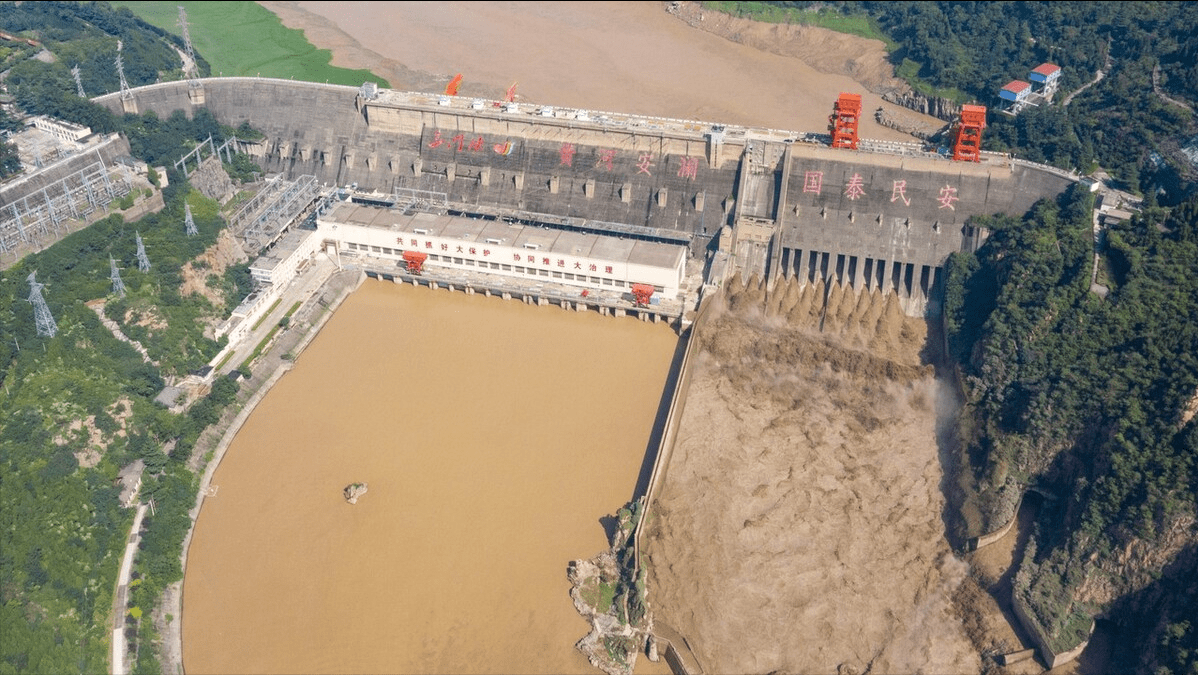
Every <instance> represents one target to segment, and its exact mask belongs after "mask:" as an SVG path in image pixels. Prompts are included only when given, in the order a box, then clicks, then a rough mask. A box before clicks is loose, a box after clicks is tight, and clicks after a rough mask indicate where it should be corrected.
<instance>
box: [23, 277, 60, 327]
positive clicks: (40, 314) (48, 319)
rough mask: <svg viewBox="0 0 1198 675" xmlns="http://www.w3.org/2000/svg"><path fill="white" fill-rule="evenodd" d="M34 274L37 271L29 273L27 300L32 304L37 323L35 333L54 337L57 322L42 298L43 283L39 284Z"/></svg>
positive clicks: (34, 318)
mask: <svg viewBox="0 0 1198 675" xmlns="http://www.w3.org/2000/svg"><path fill="white" fill-rule="evenodd" d="M35 276H37V272H30V273H29V302H30V303H32V304H33V320H34V322H35V323H36V324H37V334H38V335H40V336H41V337H54V336H55V335H56V334H58V324H56V323H54V316H53V315H52V314H50V308H49V307H47V306H46V300H45V299H44V298H42V289H43V288H45V284H39V283H38V282H37V280H36V279H35V278H34V277H35Z"/></svg>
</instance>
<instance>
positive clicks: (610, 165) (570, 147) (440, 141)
mask: <svg viewBox="0 0 1198 675" xmlns="http://www.w3.org/2000/svg"><path fill="white" fill-rule="evenodd" d="M487 146H488V143H487V140H486V138H484V137H483V136H476V137H474V138H472V139H471V138H467V137H466V135H465V134H455V135H453V136H452V137H449V138H446V135H445V134H442V133H441V130H440V129H435V130H433V139H432V140H431V141H429V143H428V147H430V148H446V149H449V150H453V151H455V152H484V151H485V149H486V148H487ZM490 147H491V150H492V151H493V152H495V154H497V155H503V156H505V157H506V156H509V155H511V154H512V152H513V151H514V150H515V148H516V144H515V143H513V142H512V141H503V142H501V143H495V144H493V145H491V146H490ZM557 152H558V165H559V166H566V167H571V168H573V166H574V158H575V157H576V156H577V155H578V147H577V146H575V145H574V144H573V143H562V144H561V147H559V148H558V151H557ZM619 154H620V153H619V151H618V150H615V149H612V148H600V149H599V150H598V151H597V152H596V154H595V168H597V169H602V170H604V171H615V169H616V161H617V159H618V157H619ZM667 159H669V158H668V157H667ZM677 160H678V171H677V172H676V174H675V175H676V176H677V177H678V178H683V179H686V180H689V181H694V180H697V179H698V177H699V158H698V157H678V158H677ZM657 165H658V162H657V161H655V158H654V156H653V153H651V152H640V153H637V155H636V173H637V175H640V174H644V175H646V176H652V175H653V171H654V169H655V168H656V167H657ZM805 192H806V190H805Z"/></svg>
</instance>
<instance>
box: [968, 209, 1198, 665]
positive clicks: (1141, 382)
mask: <svg viewBox="0 0 1198 675" xmlns="http://www.w3.org/2000/svg"><path fill="white" fill-rule="evenodd" d="M1092 199H1093V198H1092V196H1091V195H1090V194H1089V193H1088V192H1086V191H1084V190H1082V189H1080V188H1075V189H1074V190H1073V191H1072V192H1071V193H1070V194H1068V195H1066V196H1064V197H1063V198H1062V200H1061V203H1060V204H1049V203H1041V204H1040V205H1038V206H1037V208H1036V209H1034V210H1033V212H1032V213H1030V214H1028V215H1027V216H1026V217H1025V218H1012V217H995V218H991V219H986V220H983V221H982V222H980V223H979V224H982V225H984V226H987V227H989V228H990V230H991V231H992V234H991V236H990V237H989V239H988V240H987V241H986V243H985V245H983V246H982V248H981V249H980V250H979V251H978V252H977V253H976V254H966V253H959V254H955V255H954V256H953V258H952V259H951V260H950V264H949V274H948V283H947V291H946V298H945V324H946V328H947V332H948V339H949V345H950V350H951V352H952V354H953V356H955V357H956V359H957V361H958V362H959V363H960V365H961V370H962V373H963V376H964V378H963V379H964V382H965V389H966V392H967V396H968V409H967V414H966V417H965V430H966V431H965V439H964V440H965V442H966V449H967V453H966V456H965V459H964V464H965V467H964V469H963V472H964V475H963V477H962V478H963V480H962V481H961V486H962V493H961V494H960V495H958V498H959V500H960V503H961V512H962V519H961V523H960V527H961V528H962V532H961V533H959V534H965V533H968V534H970V535H977V534H980V533H983V532H989V531H993V530H995V529H997V528H998V527H999V526H1001V525H1002V524H1004V523H1006V522H1008V521H1009V520H1010V519H1011V518H1013V517H1014V514H1015V509H1016V508H1017V506H1018V503H1019V500H1020V497H1021V496H1022V495H1023V494H1024V493H1025V492H1026V491H1027V489H1028V488H1029V487H1034V488H1036V489H1038V490H1040V491H1042V492H1043V493H1045V494H1048V495H1050V496H1051V497H1052V499H1050V500H1046V501H1045V502H1044V506H1042V507H1041V514H1040V519H1039V523H1038V526H1037V528H1036V531H1035V534H1034V536H1033V539H1032V542H1031V544H1029V547H1028V551H1027V555H1026V556H1025V558H1024V560H1023V562H1022V565H1021V567H1020V571H1019V575H1018V576H1017V577H1016V593H1017V594H1019V595H1020V596H1021V597H1022V599H1023V600H1024V601H1025V602H1026V603H1027V604H1028V605H1029V606H1030V607H1031V609H1032V610H1033V612H1034V614H1035V616H1036V618H1037V620H1039V621H1040V623H1041V624H1042V626H1044V628H1045V629H1046V630H1047V632H1048V633H1050V634H1051V635H1053V636H1054V638H1055V639H1056V640H1057V645H1058V646H1059V647H1061V650H1062V651H1063V650H1064V649H1067V648H1068V647H1070V646H1072V645H1074V644H1077V643H1078V642H1080V641H1082V640H1084V638H1085V636H1086V633H1087V631H1088V630H1089V628H1090V619H1091V617H1092V616H1094V615H1103V616H1112V617H1114V618H1115V619H1116V620H1120V621H1122V622H1123V628H1124V629H1126V630H1128V631H1129V632H1131V633H1137V631H1141V632H1143V635H1139V639H1143V640H1147V642H1148V643H1147V644H1138V645H1137V647H1138V649H1139V651H1136V650H1131V649H1128V650H1124V651H1121V654H1122V658H1123V659H1124V660H1125V661H1128V662H1124V663H1122V664H1121V665H1122V666H1123V667H1124V668H1128V669H1131V668H1137V667H1147V666H1148V665H1153V666H1154V667H1155V666H1169V667H1170V668H1173V670H1171V671H1168V672H1175V673H1181V672H1192V671H1190V670H1188V669H1187V668H1190V667H1192V666H1193V664H1194V662H1195V661H1194V658H1195V653H1194V652H1192V651H1189V652H1187V651H1186V650H1185V649H1180V651H1178V650H1173V651H1169V649H1167V650H1166V651H1164V652H1162V653H1160V654H1157V653H1156V647H1159V646H1161V645H1159V644H1156V643H1159V642H1160V641H1161V640H1162V639H1165V638H1166V637H1169V636H1172V638H1171V639H1172V642H1170V645H1175V646H1176V645H1182V644H1183V643H1184V644H1189V645H1191V646H1192V645H1194V644H1195V638H1196V635H1195V632H1194V627H1196V626H1198V612H1195V610H1194V607H1195V606H1194V605H1193V604H1190V605H1188V606H1186V605H1181V604H1175V605H1174V606H1169V607H1166V606H1163V605H1161V604H1159V603H1160V602H1162V601H1168V600H1170V599H1176V596H1169V595H1163V596H1159V597H1157V596H1152V591H1151V590H1150V589H1151V588H1152V587H1154V585H1155V586H1156V587H1160V586H1162V585H1165V586H1168V585H1173V586H1177V587H1185V586H1186V583H1189V584H1190V585H1191V586H1192V584H1193V582H1194V581H1195V580H1196V579H1195V572H1196V569H1198V567H1196V566H1198V559H1196V558H1195V545H1196V544H1198V532H1196V531H1195V527H1194V524H1195V513H1196V512H1198V505H1196V503H1195V500H1196V487H1198V419H1195V412H1196V411H1198V197H1196V198H1191V199H1190V200H1189V201H1187V202H1185V203H1184V204H1182V205H1180V206H1178V207H1176V208H1174V209H1172V210H1165V209H1162V208H1150V209H1147V210H1146V211H1145V212H1144V213H1142V214H1139V215H1137V216H1136V217H1135V218H1133V219H1131V220H1130V221H1128V222H1126V223H1123V224H1120V225H1117V226H1115V227H1113V228H1111V229H1110V230H1109V231H1108V233H1107V237H1108V254H1107V255H1106V256H1105V258H1104V259H1102V260H1101V261H1100V263H1101V264H1103V265H1106V266H1109V269H1108V270H1107V272H1108V280H1109V282H1110V283H1111V289H1110V293H1109V295H1107V296H1106V298H1105V299H1104V298H1103V297H1101V296H1100V295H1099V294H1098V293H1096V292H1094V291H1092V290H1091V288H1090V279H1091V266H1092V264H1093V255H1092V253H1091V241H1090V236H1091V226H1090V223H1091V220H1090V208H1091V203H1090V202H1091V201H1092ZM1145 594H1147V595H1145ZM1158 595H1159V594H1158ZM1150 596H1151V599H1148V598H1150ZM1115 608H1122V609H1121V611H1117V612H1115V611H1113V610H1114V609H1115ZM1174 612H1176V613H1177V615H1176V616H1175V615H1174V614H1173V613H1174ZM1158 616H1159V617H1163V618H1164V619H1165V620H1163V621H1162V625H1160V626H1154V625H1153V624H1154V622H1155V619H1154V617H1158ZM1128 646H1129V645H1126V644H1125V645H1124V647H1128ZM1170 649H1172V647H1170ZM1145 650H1146V651H1145ZM1139 657H1143V658H1144V659H1147V660H1149V661H1151V663H1134V662H1132V661H1135V660H1136V659H1137V658H1139ZM1154 659H1155V660H1154ZM1149 671H1150V672H1151V669H1149ZM1160 672H1166V671H1160Z"/></svg>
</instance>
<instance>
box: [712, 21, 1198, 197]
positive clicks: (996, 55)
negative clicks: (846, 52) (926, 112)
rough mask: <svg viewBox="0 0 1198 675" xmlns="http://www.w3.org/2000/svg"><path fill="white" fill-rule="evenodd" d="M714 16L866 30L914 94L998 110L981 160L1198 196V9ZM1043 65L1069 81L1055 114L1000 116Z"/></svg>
mask: <svg viewBox="0 0 1198 675" xmlns="http://www.w3.org/2000/svg"><path fill="white" fill-rule="evenodd" d="M710 4H712V5H713V6H716V7H717V8H724V9H729V10H731V11H736V12H739V13H744V14H751V13H752V12H753V11H754V6H766V5H768V6H770V7H771V8H775V10H776V9H777V8H783V9H791V10H794V11H793V12H792V13H791V14H790V16H789V17H788V18H789V19H790V20H793V21H796V22H816V17H815V15H818V14H824V15H827V14H842V15H847V16H850V17H851V16H858V17H863V18H866V19H868V20H869V21H870V22H872V23H873V24H874V25H875V26H876V27H877V29H878V30H879V31H880V32H881V33H882V34H884V35H885V36H886V37H887V38H888V39H889V40H891V41H892V43H893V44H894V45H896V46H895V48H894V49H893V50H892V52H891V59H892V61H893V62H894V64H895V67H896V69H897V72H898V74H899V75H900V76H902V77H904V78H905V79H907V81H908V82H910V83H911V85H912V86H913V87H914V88H915V90H916V91H919V92H920V93H923V94H926V95H930V96H941V97H946V98H950V99H953V100H955V101H956V102H958V103H968V102H971V101H973V102H977V103H980V104H982V105H985V106H988V107H990V108H991V109H992V112H991V114H990V115H989V127H988V128H987V130H986V131H985V132H984V133H983V142H982V145H983V149H986V150H995V151H999V152H1007V151H1010V152H1013V153H1015V155H1016V156H1018V157H1022V158H1024V159H1029V160H1032V161H1040V162H1046V163H1049V164H1053V165H1056V166H1059V167H1061V168H1064V169H1077V170H1079V171H1080V172H1082V173H1089V172H1090V171H1092V170H1093V169H1095V168H1098V167H1101V168H1102V169H1104V170H1106V171H1107V172H1108V173H1110V174H1111V175H1112V176H1113V177H1114V178H1115V179H1116V180H1117V181H1118V182H1119V184H1120V186H1121V187H1123V188H1125V189H1128V190H1130V191H1132V192H1143V193H1145V194H1153V193H1155V192H1156V191H1157V190H1163V193H1162V194H1161V195H1160V201H1161V203H1165V204H1176V203H1178V202H1180V201H1181V200H1183V199H1184V197H1185V196H1186V195H1188V194H1190V193H1192V192H1193V191H1194V190H1195V189H1196V188H1195V186H1196V185H1198V167H1195V165H1194V162H1193V160H1190V159H1188V158H1186V156H1185V155H1183V154H1182V153H1181V152H1180V149H1181V147H1182V146H1184V145H1185V144H1186V143H1187V142H1189V140H1190V139H1193V138H1195V137H1198V121H1196V119H1195V114H1194V111H1195V110H1196V109H1198V30H1195V29H1194V27H1195V26H1198V3H1194V2H1164V1H1159V2H1053V1H1049V2H1006V1H1003V2H952V1H947V0H942V1H939V2H919V1H910V0H908V1H899V2H874V1H869V0H865V1H854V0H842V1H835V0H834V1H831V2H822V1H821V2H815V1H809V0H800V1H785V0H784V1H779V2H763V3H756V2H747V3H710ZM825 21H826V19H825ZM1044 62H1049V63H1055V64H1057V65H1059V66H1060V67H1061V70H1062V75H1061V89H1060V93H1059V94H1058V95H1057V97H1056V98H1055V100H1054V105H1050V106H1041V107H1035V108H1030V109H1027V110H1025V111H1023V112H1021V113H1020V114H1019V115H1018V116H1016V117H1010V116H1007V115H1002V114H996V113H994V112H993V109H995V108H997V106H998V103H999V98H998V92H999V90H1000V89H1001V88H1002V87H1003V85H1005V84H1007V83H1008V82H1010V81H1011V80H1025V81H1026V80H1027V79H1028V76H1029V75H1028V74H1029V72H1030V71H1031V69H1032V68H1035V67H1036V66H1038V65H1040V64H1041V63H1044ZM1099 71H1101V72H1102V73H1103V77H1102V79H1101V80H1099V81H1097V82H1095V79H1096V75H1097V73H1098V72H1099ZM1154 73H1155V79H1156V86H1155V87H1154ZM1086 85H1090V86H1088V87H1087V88H1086V89H1085V90H1084V91H1083V92H1081V93H1080V94H1078V95H1077V96H1076V97H1075V98H1073V99H1072V101H1071V102H1070V103H1069V105H1068V106H1067V107H1064V106H1062V105H1061V104H1062V103H1063V102H1064V99H1066V98H1067V97H1068V96H1069V94H1070V93H1072V92H1075V91H1077V90H1079V89H1081V88H1082V87H1084V86H1086ZM1153 152H1155V153H1156V154H1157V155H1158V156H1159V157H1158V156H1153V154H1152V153H1153ZM1154 196H1155V195H1154Z"/></svg>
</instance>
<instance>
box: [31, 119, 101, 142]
mask: <svg viewBox="0 0 1198 675" xmlns="http://www.w3.org/2000/svg"><path fill="white" fill-rule="evenodd" d="M33 126H34V127H35V128H37V129H40V130H41V131H44V132H46V133H48V134H50V135H51V136H53V137H55V138H57V139H59V140H62V141H71V142H75V143H78V142H79V141H81V140H83V139H84V138H87V137H88V136H91V135H92V130H91V129H90V128H88V127H81V126H79V125H78V124H73V123H71V122H67V121H66V120H59V119H54V118H52V117H42V116H38V117H34V118H33Z"/></svg>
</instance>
